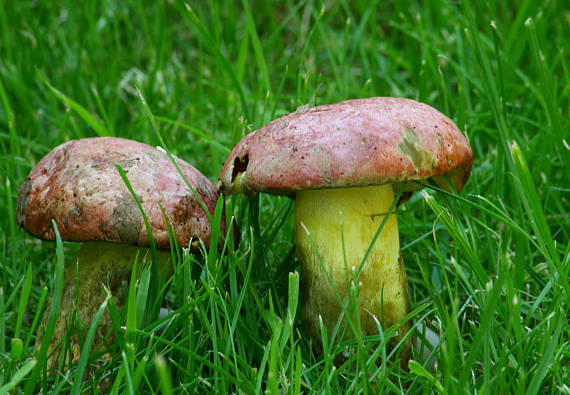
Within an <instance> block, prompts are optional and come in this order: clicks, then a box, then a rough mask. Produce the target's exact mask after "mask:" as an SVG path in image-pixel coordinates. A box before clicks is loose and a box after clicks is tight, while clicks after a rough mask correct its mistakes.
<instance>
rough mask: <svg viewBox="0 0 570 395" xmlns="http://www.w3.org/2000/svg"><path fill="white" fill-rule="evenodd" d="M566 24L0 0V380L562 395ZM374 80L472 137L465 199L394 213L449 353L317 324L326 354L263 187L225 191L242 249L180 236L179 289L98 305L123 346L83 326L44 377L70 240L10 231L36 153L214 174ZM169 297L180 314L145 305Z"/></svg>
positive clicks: (551, 16) (419, 14) (542, 14)
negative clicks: (407, 349) (259, 134)
mask: <svg viewBox="0 0 570 395" xmlns="http://www.w3.org/2000/svg"><path fill="white" fill-rule="evenodd" d="M567 19H568V8H567V7H565V2H563V1H559V0H553V1H549V2H542V1H534V0H524V1H521V2H519V3H516V4H514V3H511V2H507V1H484V0H477V1H463V0H462V1H460V2H451V1H444V0H426V1H421V2H419V1H411V0H409V1H393V2H381V1H353V2H349V1H339V2H325V3H322V2H313V1H305V2H293V1H247V0H243V1H242V2H217V1H205V2H184V1H179V0H173V1H155V2H146V1H142V0H130V1H125V2H113V1H95V0H86V1H84V2H81V4H80V5H79V3H76V2H71V1H64V0H52V1H47V2H27V1H8V0H3V1H1V2H0V156H1V159H2V160H0V178H1V180H0V181H1V182H0V200H1V201H2V204H0V215H1V217H2V220H1V221H0V230H1V233H0V394H4V393H8V391H15V390H19V391H25V392H27V393H30V392H33V391H39V390H44V391H54V392H65V393H67V392H70V391H71V392H74V393H79V392H83V391H88V390H90V391H93V392H98V391H109V392H112V393H136V392H140V391H147V392H158V391H162V392H164V393H174V392H181V391H186V392H206V391H207V392H213V393H229V392H238V391H239V392H244V393H255V392H264V391H267V392H270V393H277V392H287V393H294V394H298V393H301V392H304V393H306V392H309V391H315V392H317V391H318V392H330V393H341V392H363V393H375V392H378V391H382V392H400V391H402V392H404V391H409V392H420V393H425V392H448V393H464V392H468V393H471V392H475V391H477V392H484V393H538V392H547V393H569V392H570V384H569V383H570V373H569V370H568V366H569V365H570V351H569V350H570V347H569V342H570V325H569V319H568V317H570V312H569V302H570V289H569V288H570V285H569V275H570V243H569V240H570V237H569V236H570V215H569V212H570V204H569V192H570V188H569V187H568V185H567V182H568V180H569V179H570V165H569V164H570V133H569V132H568V131H569V130H570V116H569V115H570V101H569V88H568V87H569V86H570V73H569V65H568V59H569V57H568V53H569V49H570V48H569V46H570V44H569V42H568V39H567V37H569V36H570V31H569V27H568V21H567ZM368 96H404V97H409V98H414V99H417V100H420V101H423V102H426V103H428V104H430V105H432V106H434V107H436V108H438V109H440V110H441V111H442V112H444V113H446V114H447V115H448V116H450V117H451V118H452V119H453V120H454V121H455V122H456V123H457V124H458V125H459V127H460V128H461V129H462V130H463V131H464V133H465V134H466V136H467V138H468V139H469V141H470V143H471V145H472V147H473V150H474V156H475V160H474V167H473V172H472V175H471V179H470V181H469V182H468V184H467V186H466V188H465V190H464V191H463V192H462V193H461V195H459V196H458V195H453V194H449V193H446V192H445V191H440V190H437V189H436V188H433V187H426V188H425V189H424V190H423V192H422V193H416V195H414V197H412V199H411V200H410V201H409V202H407V203H406V204H405V205H403V206H402V207H401V208H399V210H400V211H401V212H400V213H399V216H398V217H399V222H400V235H401V245H402V254H403V258H404V262H405V263H406V266H407V273H408V280H409V282H410V294H411V299H412V307H413V312H412V314H411V317H410V319H412V320H413V321H415V322H420V323H422V324H423V325H425V326H427V327H429V328H431V329H433V330H434V331H435V332H436V333H437V334H438V335H439V337H440V342H439V343H438V344H437V345H436V347H435V349H434V351H433V354H434V355H435V357H436V358H437V361H438V362H437V365H436V367H435V368H434V369H432V368H430V367H429V365H428V362H427V361H425V360H424V356H423V355H422V354H421V353H419V352H416V353H415V354H414V362H411V363H410V364H409V366H398V365H397V364H392V363H389V362H388V361H387V355H389V354H390V352H392V350H390V348H388V347H386V345H387V341H388V339H389V337H390V336H392V335H393V329H394V328H381V327H380V328H379V332H378V335H375V336H369V337H365V338H361V341H360V342H356V341H355V339H357V338H358V337H355V336H350V333H349V336H346V337H345V338H343V339H342V340H341V341H340V342H328V340H329V339H328V338H327V337H330V336H331V335H332V334H331V333H325V332H326V331H323V335H324V337H325V338H326V340H327V342H326V343H325V347H324V348H325V350H326V352H325V353H324V354H321V353H318V352H317V351H316V348H315V347H314V345H313V344H311V343H310V341H309V340H308V339H307V337H306V335H305V332H304V329H303V322H302V320H301V318H300V317H301V314H300V313H299V309H300V307H299V306H300V303H299V300H300V297H301V296H300V295H301V294H302V287H303V278H302V275H300V271H299V267H298V261H297V258H296V255H295V241H294V240H295V238H294V235H293V226H292V202H291V201H290V199H287V198H281V197H275V196H266V195H259V196H255V197H251V198H245V197H231V199H228V201H227V202H226V210H227V221H228V224H229V221H230V220H231V217H232V216H233V217H235V219H236V221H237V223H238V225H239V228H240V230H241V241H240V243H239V246H238V247H237V248H236V249H234V248H233V247H232V245H233V241H232V240H228V241H226V243H225V245H224V246H223V248H222V253H218V248H213V249H210V250H209V251H208V250H204V251H203V252H202V253H197V254H189V253H188V252H187V251H186V250H185V249H183V248H182V247H184V246H177V247H178V248H175V249H174V250H173V254H172V255H173V264H174V273H173V275H172V277H171V278H169V279H166V282H167V283H168V285H169V288H168V290H167V292H166V294H163V293H162V292H158V291H159V290H154V291H152V292H149V288H148V287H149V284H150V282H151V277H152V276H151V273H150V272H149V271H148V270H139V271H138V272H137V271H133V273H134V275H133V279H132V281H131V284H130V292H129V303H128V306H129V308H128V311H127V313H126V315H121V314H120V313H119V312H117V311H116V308H115V305H114V301H113V299H112V295H110V296H109V299H108V300H107V301H106V305H103V306H102V309H104V308H107V309H109V311H110V313H111V317H112V318H113V323H114V329H113V331H114V336H115V342H114V344H113V345H110V346H109V348H108V350H102V349H95V350H91V347H90V346H89V344H90V340H91V339H92V338H91V337H90V335H91V331H90V329H93V328H95V326H91V327H90V328H87V331H86V337H85V339H82V341H81V344H80V347H81V348H82V350H83V354H82V356H81V359H80V360H79V361H78V362H77V363H68V362H67V361H64V360H61V361H60V363H59V365H58V367H59V369H58V372H57V373H56V374H51V375H49V374H47V370H46V364H45V361H46V358H47V346H46V344H38V338H37V334H38V330H39V329H38V327H39V325H40V324H39V323H40V322H41V321H40V319H41V316H42V315H43V314H45V313H47V314H50V316H49V317H50V319H49V322H50V323H51V322H52V321H51V320H52V319H53V317H55V314H56V313H57V309H58V300H59V299H58V298H59V297H60V295H61V285H62V281H63V278H62V276H63V265H64V260H65V262H67V264H69V263H71V262H72V261H73V258H74V256H75V254H76V253H77V246H76V245H75V244H73V243H62V242H57V243H55V244H54V243H43V242H39V241H37V240H35V239H32V238H31V237H29V236H28V235H26V233H25V232H24V231H23V230H21V229H19V228H18V224H17V220H16V217H15V204H16V199H17V187H18V186H19V185H20V184H21V183H22V182H23V181H24V179H25V177H26V175H27V174H28V172H29V171H30V170H31V168H32V167H33V165H34V164H35V163H37V162H38V161H39V159H41V157H43V156H44V155H45V154H47V153H48V152H49V151H50V150H51V149H52V148H53V147H55V146H56V145H58V144H60V143H62V142H64V141H68V140H70V139H78V138H83V137H88V136H97V135H112V136H121V137H127V138H132V139H135V140H138V141H143V142H146V143H149V144H152V145H159V144H161V145H165V146H167V147H168V149H169V150H170V151H171V152H172V153H173V154H175V155H176V156H178V157H181V158H183V159H184V160H186V161H188V162H189V163H191V164H193V165H194V166H195V167H196V168H198V169H199V170H200V171H202V172H203V173H204V174H206V176H207V177H209V178H210V179H211V180H212V181H215V180H216V178H217V173H218V171H219V170H220V168H221V165H222V163H223V162H224V160H225V157H226V156H227V154H228V153H229V151H230V149H231V148H232V147H233V145H234V144H235V143H236V142H237V141H239V140H240V139H241V137H242V136H243V135H244V134H245V133H248V132H250V131H251V130H254V129H256V128H258V127H259V126H261V125H263V124H264V123H266V122H268V121H270V120H272V119H274V118H276V117H278V116H280V115H282V114H285V113H288V112H291V111H294V110H295V109H296V108H297V107H299V106H303V105H307V104H309V105H318V104H324V103H333V102H338V101H341V100H344V99H348V98H356V97H368ZM141 98H144V101H143V100H142V99H141ZM216 218H217V220H220V216H219V212H218V214H217V216H215V218H214V220H216ZM214 239H215V240H217V237H216V238H213V240H214ZM161 289H162V288H161ZM165 289H166V288H165ZM48 300H51V304H50V303H48ZM159 301H162V306H164V307H167V308H169V309H170V310H171V313H170V314H168V315H167V316H165V317H162V318H156V314H153V315H151V318H149V319H142V318H141V317H139V315H140V314H139V313H140V312H144V311H145V307H148V306H152V307H151V308H152V309H154V308H156V307H160V306H158V305H157V303H158V304H160V303H159ZM48 309H51V310H50V311H51V312H50V311H48ZM101 311H103V310H101ZM95 324H96V322H94V325H95ZM48 329H49V328H48ZM93 330H94V329H93ZM353 335H354V334H353ZM66 341H67V342H69V341H70V340H69V339H66ZM44 343H45V338H44ZM66 347H67V348H69V347H70V345H69V344H67V345H66ZM107 351H108V352H109V355H110V358H108V359H105V358H103V357H104V353H105V352H107ZM396 352H397V350H396ZM338 356H342V357H343V358H340V359H339V358H337V357H338ZM339 361H340V362H339ZM335 362H336V363H335Z"/></svg>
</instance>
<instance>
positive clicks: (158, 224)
mask: <svg viewBox="0 0 570 395" xmlns="http://www.w3.org/2000/svg"><path fill="white" fill-rule="evenodd" d="M175 160H176V163H177V166H178V168H179V169H180V171H181V173H182V174H183V175H184V177H185V178H186V180H187V181H188V183H189V184H190V185H191V186H192V187H193V189H194V191H195V193H196V195H195V194H194V192H192V190H191V189H190V188H189V187H188V185H187V184H186V182H185V180H184V178H183V177H182V176H181V175H180V173H179V172H178V170H177V169H176V166H174V164H173V163H172V161H171V159H170V157H169V156H168V155H167V154H166V153H165V152H164V151H162V150H160V149H157V148H154V147H151V146H149V145H146V144H143V143H139V142H136V141H132V140H127V139H122V138H113V137H96V138H86V139H82V140H74V141H69V142H67V143H64V144H62V145H60V146H58V147H56V148H54V149H53V150H52V151H51V152H50V153H49V154H47V155H46V156H45V157H44V158H43V159H42V160H41V161H40V162H39V163H38V164H37V165H36V166H35V167H34V168H33V169H32V171H31V173H30V175H29V176H28V177H27V178H26V181H25V182H24V183H23V184H22V185H21V186H20V189H19V195H18V207H17V215H18V222H19V224H20V226H22V227H23V228H24V229H26V231H27V232H28V233H29V234H30V235H32V236H35V237H38V238H40V239H43V240H51V241H53V240H54V239H55V232H54V228H53V225H52V222H51V221H52V219H53V220H54V221H55V223H56V224H57V228H58V231H59V233H60V235H61V238H62V240H64V241H65V240H67V241H77V242H83V244H82V246H81V248H80V251H79V254H78V258H77V270H76V268H75V267H73V268H69V269H68V270H67V272H66V277H65V280H64V289H63V296H62V303H61V309H60V314H59V318H58V321H57V323H56V327H55V331H54V336H53V339H52V343H51V345H52V348H53V347H57V345H58V343H59V342H60V340H61V339H63V338H64V336H65V331H66V320H68V319H69V317H71V316H72V315H71V313H72V312H73V311H75V310H76V312H77V318H78V320H79V322H81V323H82V324H83V325H87V326H89V325H90V324H91V321H92V319H93V318H94V316H95V313H96V311H97V309H98V307H99V305H100V304H101V303H102V302H103V300H104V299H105V295H106V293H105V289H104V288H105V287H104V285H105V286H106V287H107V288H108V289H110V290H111V292H112V294H113V297H114V300H115V303H116V305H117V307H118V308H120V307H121V306H122V305H123V304H124V300H125V297H126V295H125V293H124V292H123V289H124V288H126V287H125V286H124V283H125V282H128V280H129V278H130V273H131V270H132V266H133V263H134V261H135V258H136V256H137V253H138V254H139V262H140V261H142V260H143V259H145V257H146V258H147V259H149V260H150V258H149V257H150V253H149V251H150V250H149V249H148V247H149V246H150V244H149V240H150V239H149V234H148V233H147V229H146V226H145V223H144V220H143V216H142V214H141V212H140V209H139V207H138V206H137V204H136V202H135V200H134V198H133V196H132V194H131V193H130V192H129V190H128V188H127V186H126V184H125V182H124V181H123V179H122V178H121V175H120V173H119V172H118V170H117V168H116V166H115V164H119V165H120V166H121V167H122V169H123V170H124V172H125V174H126V176H127V179H128V180H129V183H130V185H131V186H132V188H133V190H134V192H135V193H136V195H137V197H138V198H139V200H140V203H141V205H142V208H143V211H144V212H145V215H146V216H147V218H148V222H149V224H150V229H151V230H152V236H153V239H154V243H155V245H156V248H157V249H158V250H164V251H170V248H171V247H170V239H169V234H168V227H167V224H166V221H165V218H164V215H166V217H167V218H168V222H169V225H170V227H171V229H172V231H173V233H174V234H175V235H176V241H177V243H178V245H179V246H180V247H188V246H190V247H191V248H193V249H196V248H198V246H199V243H200V241H202V242H203V243H204V244H205V245H206V246H208V245H209V243H210V238H211V225H210V221H209V218H208V214H207V213H206V212H205V211H204V209H203V208H202V206H201V204H200V203H199V201H198V198H199V199H200V200H201V201H202V202H203V204H204V205H205V207H206V208H207V210H208V211H209V213H210V214H211V215H213V213H214V210H215V206H216V202H217V200H218V194H217V192H216V189H215V187H214V185H213V184H212V183H211V182H210V181H209V180H208V179H207V178H206V177H205V176H204V175H203V174H202V173H200V172H199V171H198V170H196V169H195V168H194V167H192V166H191V165H189V164H188V163H186V162H184V161H182V160H180V159H175ZM161 206H162V208H163V209H164V214H163V212H162V210H161ZM222 226H224V221H222ZM224 228H225V227H224ZM222 231H224V229H222ZM169 256H170V254H168V253H166V252H160V251H159V253H158V261H159V266H161V267H163V268H164V266H165V262H167V260H168V257H169ZM74 266H75V265H74ZM76 276H78V280H79V281H76ZM76 284H77V289H76ZM109 329H110V317H109V316H108V315H106V316H104V317H103V319H102V321H101V324H100V326H99V328H98V335H97V336H98V337H97V339H99V340H101V339H102V337H103V336H104V335H105V333H106V332H107V331H108V330H109ZM54 355H57V353H56V354H54ZM73 357H74V359H77V357H78V355H74V356H73ZM53 360H54V358H52V359H51V361H53Z"/></svg>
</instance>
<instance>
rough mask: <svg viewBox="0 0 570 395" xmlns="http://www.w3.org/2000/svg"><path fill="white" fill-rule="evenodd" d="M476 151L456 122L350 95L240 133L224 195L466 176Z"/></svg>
mask: <svg viewBox="0 0 570 395" xmlns="http://www.w3.org/2000/svg"><path fill="white" fill-rule="evenodd" d="M472 161H473V152H472V150H471V147H470V146H469V143H468V142H467V139H466V138H465V136H463V134H462V133H461V131H460V130H459V129H458V128H457V126H456V125H455V124H454V123H453V122H452V121H451V120H450V119H449V118H447V117H446V116H445V115H443V114H442V113H440V112H439V111H437V110H436V109H434V108H432V107H430V106H428V105H426V104H423V103H419V102H417V101H414V100H410V99H403V98H390V97H374V98H368V99H357V100H348V101H344V102H341V103H337V104H331V105H324V106H318V107H313V108H310V109H308V110H306V111H297V112H295V113H291V114H288V115H285V116H283V117H281V118H279V119H277V120H275V121H273V122H271V123H269V124H267V125H265V126H263V127H262V128H261V129H258V130H256V131H255V132H253V133H251V134H249V135H247V136H246V137H244V138H243V139H242V140H241V141H240V142H239V143H238V144H237V145H236V146H235V147H234V149H233V150H232V152H231V153H230V156H229V158H228V159H227V160H226V162H225V164H224V166H223V168H222V171H221V173H220V178H219V181H218V188H219V190H221V191H222V192H223V193H225V194H232V193H246V194H253V193H256V192H269V193H281V194H293V193H295V192H296V191H299V190H303V189H319V188H338V187H349V186H365V185H379V184H385V183H388V182H404V181H409V180H421V179H426V178H429V177H433V176H439V175H443V174H446V173H447V174H450V175H453V177H450V179H451V182H452V183H453V185H454V187H455V189H456V190H458V191H459V190H461V188H463V186H464V184H465V182H467V179H468V178H469V174H470V172H471V165H472Z"/></svg>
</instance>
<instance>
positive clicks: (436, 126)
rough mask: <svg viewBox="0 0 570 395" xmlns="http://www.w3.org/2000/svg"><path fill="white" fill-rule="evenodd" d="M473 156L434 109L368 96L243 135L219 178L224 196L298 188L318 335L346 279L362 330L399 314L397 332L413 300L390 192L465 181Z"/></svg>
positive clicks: (307, 306) (331, 317)
mask: <svg viewBox="0 0 570 395" xmlns="http://www.w3.org/2000/svg"><path fill="white" fill-rule="evenodd" d="M472 157H473V153H472V151H471V147H470V146H469V143H468V142H467V140H466V138H465V137H464V136H463V135H462V133H461V131H460V130H459V129H458V128H457V126H456V125H455V124H454V123H453V122H452V121H451V120H450V119H449V118H447V117H446V116H445V115H443V114H442V113H440V112H439V111H437V110H435V109H434V108H432V107H430V106H428V105H426V104H422V103H419V102H417V101H414V100H409V99H403V98H388V97H374V98H368V99H357V100H348V101H344V102H341V103H337V104H332V105H324V106H318V107H313V108H309V109H306V108H305V109H303V110H300V111H297V112H295V113H292V114H288V115H285V116H283V117H281V118H279V119H277V120H275V121H273V122H271V123H269V124H267V125H265V126H263V127H262V128H261V129H258V130H256V131H254V132H253V133H251V134H249V135H247V136H245V137H244V138H243V139H242V140H241V141H240V142H239V143H238V144H237V145H236V146H235V147H234V148H233V150H232V152H231V153H230V155H229V157H228V159H227V160H226V162H225V164H224V166H223V168H222V170H221V174H220V177H219V181H218V185H217V186H218V189H219V190H220V191H221V193H223V194H224V195H228V194H235V193H243V194H255V193H258V192H267V193H271V194H285V195H291V196H294V197H295V210H294V222H295V235H296V242H297V254H298V257H299V261H300V264H301V270H302V274H303V282H304V284H303V290H302V292H303V306H304V308H303V317H304V321H305V326H306V329H307V332H308V334H309V335H310V336H311V338H313V339H315V340H318V342H317V344H320V339H321V329H320V324H319V317H321V318H322V322H323V325H324V327H325V328H326V329H327V330H328V331H329V332H328V333H331V330H332V329H333V328H334V327H335V325H336V323H337V321H338V319H339V315H340V313H341V308H342V307H341V303H343V301H344V300H345V298H346V297H347V295H348V292H349V288H350V286H351V282H355V283H357V284H358V285H359V286H360V289H359V293H358V305H359V315H360V320H361V330H362V333H363V334H364V335H367V334H377V333H378V327H377V322H380V323H382V325H383V327H384V328H388V327H391V326H392V325H394V324H398V323H400V324H401V326H399V327H398V336H396V340H399V339H401V338H402V336H403V335H405V333H406V332H407V331H408V329H409V328H410V326H411V324H410V323H409V322H407V323H405V324H402V322H403V321H402V320H403V318H404V316H405V315H406V314H407V313H408V312H409V311H410V301H409V295H408V284H407V280H406V273H405V269H404V265H403V261H402V259H401V254H400V246H399V236H398V223H397V218H396V214H395V212H394V206H395V202H394V198H395V196H400V202H401V201H404V200H406V199H407V198H409V197H410V196H411V194H412V193H413V191H414V190H416V189H418V188H420V187H421V186H422V184H421V183H422V182H423V180H426V179H431V182H434V183H435V184H437V185H438V186H439V187H441V188H444V189H446V190H452V189H455V190H456V191H459V190H461V188H462V187H463V186H464V185H465V183H466V181H467V179H468V178H469V174H470V172H471V164H472ZM400 202H397V203H400ZM389 212H390V214H389V216H388V218H387V219H385V215H386V214H388V213H389ZM382 223H384V224H383V227H382V229H381V233H380V234H379V237H378V238H377V239H376V240H375V242H374V238H375V235H376V233H377V232H378V230H379V227H380V225H381V224H382ZM371 243H373V245H372V246H371ZM314 246H315V247H316V248H314ZM370 246H371V247H370ZM369 247H370V251H369V254H368V255H367V251H368V250H369ZM365 257H367V258H366V260H365V262H364V263H363V260H364V258H365ZM362 263H363V265H362V267H361V264H362ZM331 283H332V285H333V286H334V287H332V286H331ZM335 290H336V292H338V296H337V294H336V293H335ZM339 296H340V300H339ZM345 322H346V320H345ZM409 343H410V342H406V344H409ZM392 344H394V342H392ZM405 348H407V346H406V347H404V349H405Z"/></svg>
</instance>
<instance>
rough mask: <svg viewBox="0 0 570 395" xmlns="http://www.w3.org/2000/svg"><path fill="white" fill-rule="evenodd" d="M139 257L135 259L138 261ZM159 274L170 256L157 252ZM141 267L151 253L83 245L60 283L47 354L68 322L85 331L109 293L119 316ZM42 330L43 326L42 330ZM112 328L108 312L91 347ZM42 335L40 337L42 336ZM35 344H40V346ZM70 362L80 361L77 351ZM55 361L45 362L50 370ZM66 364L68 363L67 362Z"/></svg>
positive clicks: (108, 245) (109, 245)
mask: <svg viewBox="0 0 570 395" xmlns="http://www.w3.org/2000/svg"><path fill="white" fill-rule="evenodd" d="M137 254H138V259H137ZM157 257H158V265H159V273H161V272H162V270H163V269H164V268H166V267H167V265H166V263H167V261H168V259H169V258H170V254H169V253H166V252H161V251H157ZM135 259H136V260H137V262H138V264H137V265H138V267H142V263H143V262H145V261H146V262H149V261H150V259H151V258H150V250H149V249H148V248H144V247H135V246H129V245H124V244H116V243H97V242H90V243H83V244H82V245H81V248H80V250H79V254H78V257H77V260H76V261H75V262H74V264H73V265H72V266H70V267H69V268H67V270H66V274H65V279H64V283H63V293H62V298H61V306H60V310H59V314H58V318H57V321H56V325H55V329H54V332H53V336H52V341H51V346H50V352H51V350H52V349H53V348H56V347H57V346H58V343H60V342H61V341H62V339H64V338H65V336H66V332H67V331H68V329H69V325H70V324H71V325H72V327H73V325H74V323H73V322H71V320H73V319H75V320H76V323H77V324H78V325H79V326H80V327H81V328H83V330H84V331H85V333H86V331H87V329H88V328H89V326H90V325H91V322H92V321H93V319H94V318H95V314H96V313H97V310H98V309H99V306H100V305H101V303H103V301H104V300H105V298H106V296H107V293H106V290H105V289H108V290H109V291H110V292H111V294H112V295H113V300H114V302H115V305H116V307H117V310H118V311H119V312H120V311H121V309H122V307H123V306H124V305H125V301H126V299H127V296H128V288H129V281H130V278H131V272H132V267H133V264H134V262H135ZM46 311H47V312H48V313H46V316H45V319H47V318H48V315H49V309H47V310H46ZM44 327H45V326H44ZM111 327H112V323H111V317H110V315H109V312H105V314H104V315H103V317H102V318H101V321H99V327H98V329H97V333H96V336H95V339H94V343H93V344H94V345H95V346H96V345H97V344H99V343H100V342H101V341H102V340H103V338H104V336H106V335H107V333H108V332H109V331H110V329H111ZM42 335H43V333H42ZM38 344H41V342H39V343H38ZM71 353H72V354H73V355H71V356H70V357H71V361H73V362H76V361H78V360H79V347H77V350H76V349H75V348H73V349H72V350H71ZM57 358H58V352H55V353H54V354H53V355H52V356H51V357H50V360H49V361H48V365H49V366H53V365H54V364H55V362H56V360H57ZM68 362H69V361H68Z"/></svg>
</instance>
